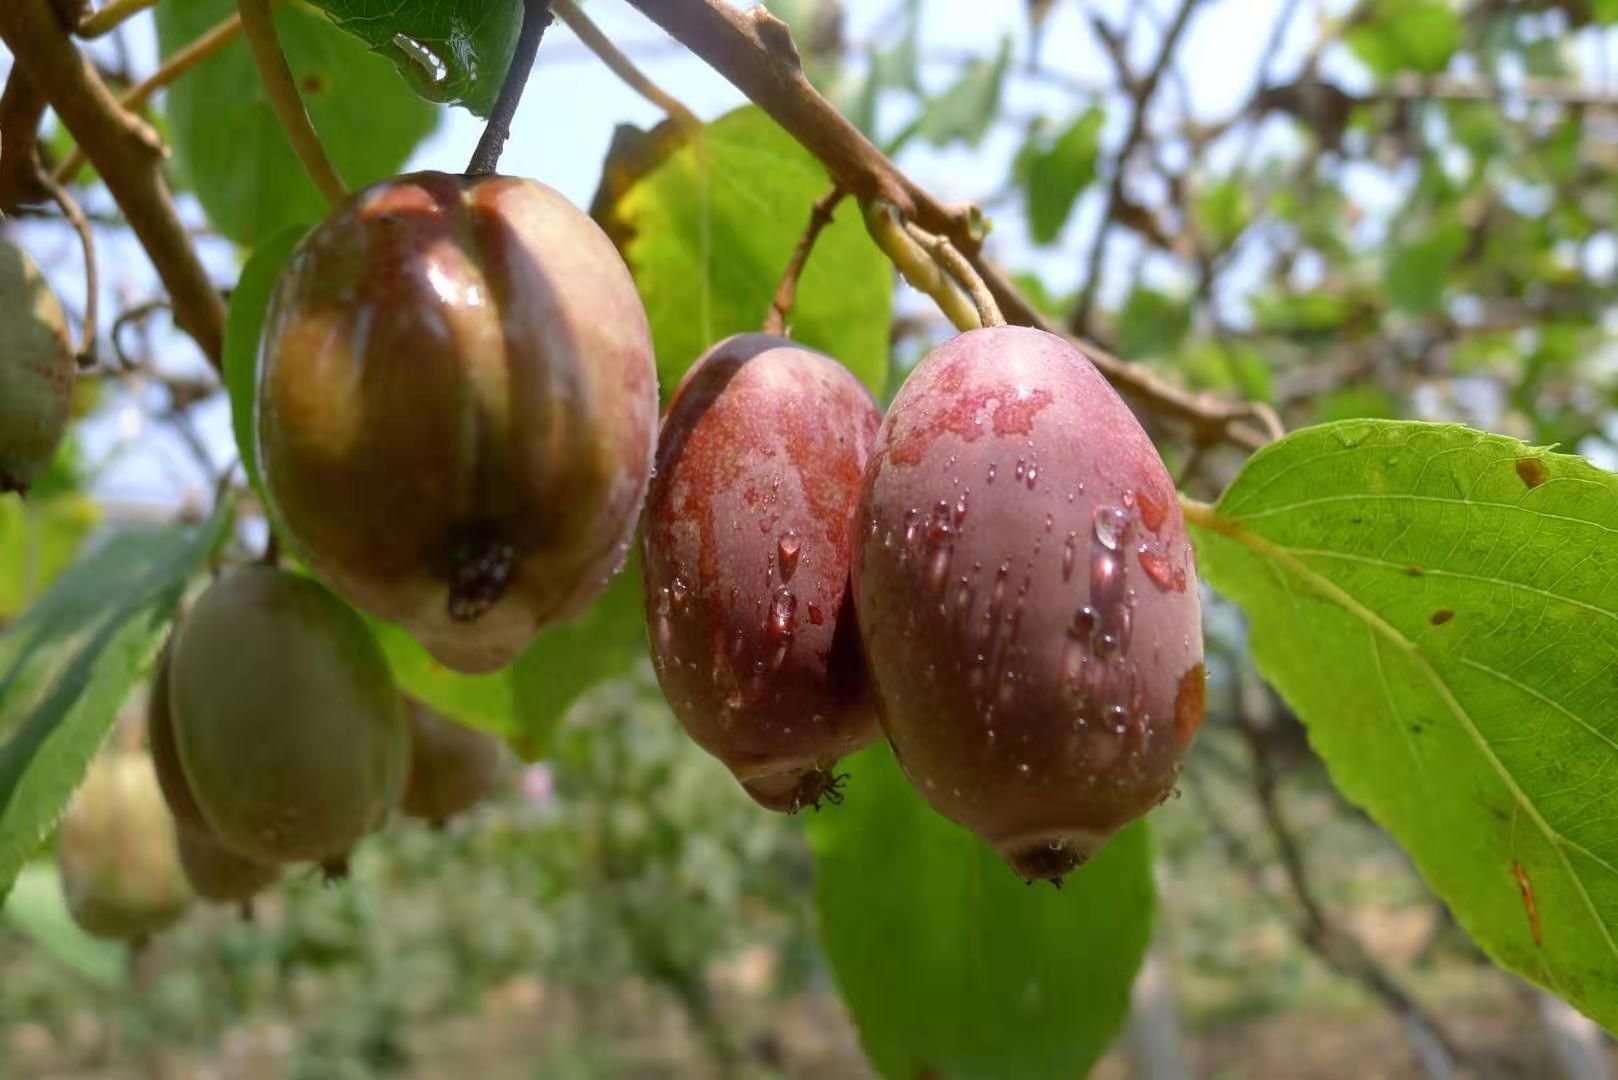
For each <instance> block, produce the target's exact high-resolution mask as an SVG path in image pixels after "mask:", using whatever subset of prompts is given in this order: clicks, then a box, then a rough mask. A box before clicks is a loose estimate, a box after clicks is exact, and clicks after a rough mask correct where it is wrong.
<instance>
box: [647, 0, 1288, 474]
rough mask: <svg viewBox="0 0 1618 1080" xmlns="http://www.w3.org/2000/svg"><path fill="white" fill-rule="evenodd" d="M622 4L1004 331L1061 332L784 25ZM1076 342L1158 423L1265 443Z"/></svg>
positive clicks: (761, 18)
mask: <svg viewBox="0 0 1618 1080" xmlns="http://www.w3.org/2000/svg"><path fill="white" fill-rule="evenodd" d="M629 3H630V4H632V5H633V6H634V7H636V8H637V9H639V10H640V11H641V12H642V13H643V14H645V15H646V16H647V17H648V18H649V19H651V20H652V21H653V22H655V23H657V25H659V26H661V27H662V28H663V29H664V30H665V31H666V32H667V33H668V34H669V35H670V36H671V37H673V38H675V39H676V40H678V41H679V42H680V43H681V44H683V45H685V46H686V48H688V49H690V50H691V51H692V52H693V53H695V54H696V55H697V56H700V57H701V58H702V59H703V60H705V61H707V62H708V64H709V65H710V66H712V67H713V68H714V69H715V70H716V71H718V72H719V73H720V74H721V75H724V76H725V77H726V78H727V79H729V80H730V82H731V83H733V84H734V85H735V86H736V87H737V88H738V89H740V90H741V91H742V92H743V93H744V94H746V95H747V96H748V98H750V99H751V100H752V101H753V102H754V103H755V104H757V105H759V106H760V107H761V108H763V109H764V111H765V112H767V113H769V114H770V116H771V117H773V118H774V119H775V121H776V123H778V124H780V125H781V126H782V127H783V128H784V129H785V130H786V131H787V132H788V133H789V134H791V135H792V136H793V137H794V138H795V139H797V140H798V142H800V143H801V144H803V146H804V147H805V148H806V149H807V150H809V152H810V153H812V154H814V155H815V156H816V157H817V158H819V159H820V161H821V163H822V164H824V165H825V166H826V169H827V170H828V171H829V172H830V173H831V175H832V177H833V178H834V179H835V180H836V181H837V183H838V184H839V185H841V186H842V187H843V188H844V189H846V190H847V191H848V192H849V194H851V195H853V196H854V197H855V198H857V199H859V200H860V201H861V202H862V203H865V202H871V201H884V200H885V201H887V202H889V203H892V204H893V205H894V206H897V207H898V208H899V210H900V212H901V213H902V214H903V215H904V216H905V217H906V218H907V219H908V220H910V221H913V222H915V223H916V224H917V225H919V226H921V227H922V228H923V229H925V230H927V231H928V232H930V233H933V234H935V235H939V236H943V237H945V238H947V239H948V240H949V241H950V243H951V244H952V245H954V247H955V249H956V250H957V251H959V252H960V253H961V254H962V255H963V256H965V257H966V258H967V259H968V260H970V262H971V263H972V266H973V268H974V269H975V270H977V272H978V274H979V275H981V276H982V278H983V280H984V283H985V284H986V285H987V286H988V288H989V291H990V292H991V293H992V294H993V295H994V299H995V301H996V302H997V303H998V304H999V306H1000V309H1001V311H1002V312H1003V313H1004V314H1005V317H1006V320H1007V321H1008V322H1011V323H1015V324H1018V325H1021V326H1037V327H1039V328H1041V329H1043V330H1047V331H1050V332H1051V333H1058V334H1059V333H1062V332H1063V331H1062V330H1061V328H1060V327H1059V326H1057V325H1056V324H1055V323H1053V322H1052V321H1051V320H1050V319H1048V318H1046V317H1045V316H1044V315H1043V314H1042V313H1041V312H1039V311H1038V310H1036V309H1035V308H1034V306H1033V305H1032V304H1031V303H1029V301H1028V299H1027V298H1026V297H1024V296H1023V295H1022V294H1021V293H1020V292H1019V291H1018V290H1017V289H1016V287H1015V286H1013V285H1012V284H1011V282H1010V280H1009V279H1007V278H1006V276H1005V275H1004V274H1002V273H1001V272H1000V271H999V269H998V268H996V267H995V266H993V265H992V264H991V263H989V262H988V261H987V260H986V259H985V258H984V257H983V252H982V246H983V223H982V220H981V218H980V216H979V214H978V213H977V210H976V208H975V207H972V206H969V205H951V204H947V203H943V202H940V201H939V200H938V199H936V198H934V197H933V196H932V195H931V194H930V193H929V192H927V191H926V189H924V188H922V187H921V186H920V185H919V184H917V183H916V182H915V181H914V180H912V179H910V177H908V176H906V175H905V174H904V173H903V172H902V171H900V169H899V167H898V166H897V165H895V164H894V163H893V162H892V161H891V160H889V159H888V157H887V156H886V155H885V154H883V153H882V151H880V150H879V149H877V147H876V146H875V145H874V144H873V143H872V142H871V141H870V140H869V139H867V138H866V137H865V136H864V135H863V134H862V133H861V132H860V130H859V129H858V128H856V127H855V126H854V125H853V124H851V123H849V121H848V120H847V119H846V118H845V117H843V115H842V114H841V113H839V112H838V111H837V110H836V109H835V108H834V107H833V106H832V105H831V103H830V102H828V101H827V100H826V99H825V98H823V97H822V96H821V95H820V94H819V92H818V91H816V90H815V88H814V86H813V85H812V84H811V83H810V82H809V80H808V78H807V77H806V76H805V75H804V73H803V69H802V66H801V65H800V63H799V61H798V51H797V48H796V46H794V45H793V43H792V35H791V33H790V32H789V31H788V30H787V28H786V24H785V23H783V22H781V20H779V19H777V18H776V17H775V16H773V15H771V14H769V12H767V11H765V10H764V9H763V8H753V9H750V10H748V11H739V10H737V9H735V8H732V7H730V6H729V5H728V4H726V3H724V2H723V0H629ZM1075 343H1076V344H1077V345H1078V346H1079V347H1080V348H1081V349H1083V350H1084V352H1085V354H1086V355H1087V356H1089V357H1090V359H1091V360H1092V361H1093V362H1094V363H1095V365H1096V367H1097V368H1099V369H1100V370H1101V373H1102V374H1103V375H1105V376H1106V377H1107V379H1108V380H1109V381H1111V382H1112V384H1113V385H1114V386H1116V387H1118V389H1119V390H1121V391H1123V392H1124V393H1126V394H1128V395H1129V396H1131V397H1133V398H1135V399H1136V400H1137V401H1139V402H1141V403H1142V404H1144V405H1145V406H1146V407H1147V408H1149V409H1150V410H1151V411H1153V412H1155V413H1157V414H1159V415H1161V416H1164V417H1166V418H1172V419H1174V420H1177V421H1180V422H1182V423H1185V424H1188V425H1190V426H1191V428H1192V429H1193V431H1194V433H1195V434H1196V437H1197V438H1198V439H1199V440H1200V441H1208V442H1217V441H1221V440H1224V441H1228V442H1231V443H1233V444H1235V445H1237V446H1240V447H1243V448H1245V449H1249V450H1252V449H1257V448H1258V447H1260V446H1262V445H1264V443H1265V442H1266V441H1267V439H1266V437H1265V435H1264V434H1263V433H1262V432H1260V431H1259V430H1257V429H1255V428H1254V427H1253V426H1251V424H1249V423H1247V422H1245V421H1249V420H1250V419H1251V417H1252V416H1253V412H1252V409H1251V408H1250V407H1249V406H1248V405H1246V404H1245V403H1230V402H1222V401H1216V400H1212V399H1210V398H1208V397H1205V396H1202V395H1196V394H1190V393H1187V392H1186V391H1184V390H1181V389H1179V388H1178V387H1174V386H1171V385H1169V384H1167V383H1165V382H1163V381H1162V380H1160V379H1158V378H1157V377H1156V376H1154V375H1152V374H1151V373H1150V372H1148V371H1145V370H1143V369H1141V368H1137V367H1135V366H1134V365H1132V364H1129V363H1126V362H1124V361H1122V360H1119V359H1118V358H1117V357H1114V356H1111V355H1109V354H1108V353H1106V352H1104V351H1102V350H1101V349H1098V348H1096V347H1095V346H1094V345H1091V344H1089V343H1088V342H1083V341H1075Z"/></svg>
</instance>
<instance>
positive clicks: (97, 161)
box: [0, 0, 225, 365]
mask: <svg viewBox="0 0 1618 1080" xmlns="http://www.w3.org/2000/svg"><path fill="white" fill-rule="evenodd" d="M0 40H4V41H5V43H6V46H7V47H8V48H9V49H10V50H11V54H12V56H13V57H14V58H15V62H16V65H17V67H18V68H21V69H25V70H26V71H27V72H28V77H29V78H30V79H32V80H33V81H34V82H35V83H36V84H37V85H38V86H39V89H40V91H41V93H43V94H44V96H45V98H46V99H47V100H48V101H49V102H50V104H51V106H52V107H53V108H54V109H55V110H56V114H57V115H58V116H59V117H61V119H62V122H63V123H64V124H65V125H66V126H67V129H68V131H69V132H71V133H72V135H73V138H74V139H75V140H76V141H77V142H78V144H79V145H80V146H82V147H84V150H85V153H86V154H87V155H89V158H90V162H91V164H93V165H94V166H95V167H96V171H97V172H99V173H100V174H101V177H102V179H103V180H104V181H105V182H106V185H107V190H108V191H110V192H111V193H112V197H113V199H114V200H115V201H116V202H117V203H118V208H119V210H121V211H122V212H123V215H124V217H125V219H126V220H128V222H129V225H130V227H131V228H132V229H134V231H135V235H136V236H137V237H139V239H140V242H141V246H142V247H144V248H145V249H146V254H147V257H148V258H150V259H151V260H152V264H153V265H154V266H155V267H156V269H157V274H158V277H159V278H161V279H162V282H163V286H164V288H166V289H167V290H168V293H169V296H170V297H171V298H172V300H173V303H174V321H175V322H176V324H178V325H179V327H180V328H181V329H182V330H184V331H185V332H186V333H188V334H190V335H191V337H192V338H194V339H195V340H196V342H197V344H198V345H199V346H200V347H201V349H202V351H203V353H204V354H206V355H207V356H208V358H209V359H210V360H211V361H213V363H214V364H215V365H218V364H219V362H220V354H221V349H222V343H223V339H224V325H225V305H224V301H223V300H222V299H221V297H220V295H219V290H218V289H216V288H215V287H214V284H213V282H212V281H210V280H209V278H208V273H207V271H206V270H205V269H204V268H203V265H202V262H201V260H200V259H198V257H197V253H196V251H195V250H194V249H193V248H192V246H191V238H190V236H188V235H187V233H186V230H185V226H184V225H183V224H182V223H181V222H180V218H179V216H178V214H176V212H175V209H174V201H173V199H172V198H171V197H170V195H169V190H168V187H167V185H166V184H165V183H164V181H163V172H162V166H163V145H162V143H161V141H160V140H159V139H158V137H157V135H156V133H154V132H153V131H152V130H151V128H149V127H147V126H146V124H144V123H143V122H142V121H141V120H140V119H139V118H138V117H135V116H131V115H130V114H129V113H127V112H125V111H124V110H123V109H122V108H120V107H119V105H118V101H117V99H116V98H114V97H113V95H112V92H111V91H110V90H108V89H107V87H106V84H104V83H103V82H102V81H101V79H100V77H99V76H97V75H96V73H95V70H94V69H93V68H92V67H91V66H90V65H89V63H88V62H86V60H85V58H84V56H83V55H82V54H81V53H80V52H79V50H78V49H77V48H75V47H74V45H73V43H72V42H71V41H70V40H69V39H68V36H67V31H66V30H64V29H63V27H62V24H61V22H60V21H59V20H58V18H57V16H56V13H55V12H54V11H53V10H52V7H51V5H50V3H49V0H4V2H3V3H0Z"/></svg>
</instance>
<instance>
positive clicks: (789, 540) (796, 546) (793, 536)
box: [775, 530, 803, 581]
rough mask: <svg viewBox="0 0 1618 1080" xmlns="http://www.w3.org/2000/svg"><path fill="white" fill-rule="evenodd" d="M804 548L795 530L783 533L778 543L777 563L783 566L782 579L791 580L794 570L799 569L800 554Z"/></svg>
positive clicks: (776, 549)
mask: <svg viewBox="0 0 1618 1080" xmlns="http://www.w3.org/2000/svg"><path fill="white" fill-rule="evenodd" d="M802 550H803V544H802V542H801V541H800V540H799V539H798V534H797V533H796V532H795V531H791V530H789V531H787V532H786V533H784V534H782V536H781V539H780V541H779V542H778V543H777V544H776V548H775V551H776V563H777V565H778V566H779V567H780V568H781V580H782V581H791V580H792V575H793V572H794V571H796V570H797V569H798V556H799V554H800V553H801V552H802Z"/></svg>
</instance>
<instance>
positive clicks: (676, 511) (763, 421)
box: [642, 334, 881, 812]
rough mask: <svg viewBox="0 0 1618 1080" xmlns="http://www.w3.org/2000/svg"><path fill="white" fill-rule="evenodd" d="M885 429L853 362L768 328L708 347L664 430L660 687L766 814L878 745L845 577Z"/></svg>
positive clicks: (654, 637) (815, 795)
mask: <svg viewBox="0 0 1618 1080" xmlns="http://www.w3.org/2000/svg"><path fill="white" fill-rule="evenodd" d="M880 422H881V414H880V413H879V412H878V411H877V408H876V405H875V403H874V402H873V401H872V400H871V395H870V394H869V393H868V392H867V391H866V390H865V388H864V387H863V386H861V385H860V383H859V381H858V380H857V379H855V378H854V376H853V375H852V374H850V373H849V371H848V369H847V368H845V367H843V366H842V365H841V364H839V363H838V362H837V361H835V360H833V359H832V358H830V357H828V356H824V355H822V354H820V353H817V352H814V351H812V350H810V349H806V348H804V347H803V346H801V345H798V344H795V343H794V342H792V341H789V340H787V339H785V338H780V337H773V336H770V335H765V334H743V335H739V336H737V337H732V338H729V339H727V340H725V341H722V342H720V343H719V344H718V345H715V346H714V347H713V348H712V349H711V350H709V351H708V353H707V354H706V355H704V356H703V357H702V359H700V360H699V361H698V362H697V363H696V364H695V365H694V366H693V367H692V368H691V370H690V371H689V372H687V373H686V377H685V379H684V380H683V381H682V382H681V384H680V387H679V389H678V391H677V392H676V393H675V395H674V398H673V400H672V401H671V402H670V403H669V407H668V412H667V415H666V416H665V418H664V421H663V428H662V435H661V438H660V440H659V444H658V454H657V472H656V475H655V476H654V478H653V480H652V488H651V492H650V494H649V496H648V498H647V502H646V514H645V518H644V524H643V533H642V536H643V541H642V542H643V554H644V556H645V558H644V562H643V566H644V571H643V584H644V589H645V601H646V622H647V627H648V631H649V634H650V638H651V648H652V658H653V662H654V665H655V667H656V669H657V675H658V680H659V682H660V683H661V685H662V688H663V693H664V696H665V697H667V698H668V701H669V704H670V706H671V707H672V708H673V710H674V713H675V715H676V716H677V717H679V719H680V721H681V723H682V724H684V726H685V728H686V730H687V731H688V732H689V733H690V734H691V736H692V738H694V739H696V741H697V742H698V743H700V744H701V745H702V746H703V748H704V749H706V750H707V751H708V752H709V753H711V754H713V755H714V756H715V757H718V758H719V759H720V760H721V761H723V762H724V763H725V764H726V765H728V766H729V767H730V769H731V771H732V772H733V773H734V774H735V775H736V778H737V779H738V780H739V781H741V783H742V786H743V787H744V788H746V789H747V792H748V794H750V795H752V796H753V798H754V799H755V800H757V801H758V802H759V803H760V804H762V805H764V806H766V807H769V808H770V809H773V810H782V811H788V812H791V811H796V810H798V809H800V808H802V807H804V806H808V805H813V804H815V803H816V802H817V801H818V800H819V799H820V798H821V796H822V795H823V794H825V793H826V792H827V791H828V789H829V788H830V786H831V785H832V784H833V775H832V772H831V767H832V766H833V765H834V764H835V763H836V762H837V761H838V760H839V759H840V758H842V757H844V756H846V755H848V754H850V753H852V752H854V751H855V750H858V749H859V748H860V747H862V746H864V745H865V744H866V743H868V742H870V741H871V740H872V739H873V738H874V737H875V736H876V734H877V728H876V715H875V711H874V709H873V708H872V706H871V702H870V694H869V688H868V684H867V680H866V677H865V670H864V664H863V660H862V657H861V655H860V649H859V634H858V630H857V628H856V626H855V623H854V605H853V602H852V598H851V596H850V593H849V579H848V575H849V563H850V557H851V547H852V543H853V528H854V512H855V509H856V502H857V499H858V496H859V489H860V482H861V477H862V476H863V473H864V468H865V463H866V459H867V457H868V456H869V453H870V447H871V443H872V440H873V439H874V438H875V436H876V430H877V425H878V424H879V423H880Z"/></svg>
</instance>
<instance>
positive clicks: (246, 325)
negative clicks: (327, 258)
mask: <svg viewBox="0 0 1618 1080" xmlns="http://www.w3.org/2000/svg"><path fill="white" fill-rule="evenodd" d="M307 231H308V227H307V226H305V225H288V226H287V227H286V228H285V229H282V230H281V231H280V232H278V233H275V234H274V235H272V236H270V237H268V238H266V239H265V240H264V242H263V243H261V244H260V245H259V246H258V247H257V248H256V249H255V250H254V251H253V254H252V257H250V258H249V259H248V260H247V265H246V266H244V267H242V272H241V276H240V277H238V278H237V279H236V287H235V288H234V289H232V290H231V293H230V308H229V310H228V311H227V312H226V314H225V361H224V367H225V388H226V389H227V390H228V391H229V392H230V426H231V430H232V431H234V432H235V434H236V452H237V453H238V454H239V455H240V456H241V459H242V466H243V467H244V468H246V470H247V478H248V479H249V480H251V481H252V482H253V490H254V491H257V492H258V493H259V497H260V498H263V497H264V481H263V479H262V478H261V477H260V476H259V472H258V439H257V438H256V437H255V435H254V432H253V402H254V400H255V399H256V397H257V395H258V340H259V335H260V334H261V333H262V331H263V329H264V316H265V314H267V313H268V311H269V308H270V297H271V296H272V295H273V294H274V293H275V285H276V282H277V281H279V280H280V279H281V270H282V268H283V267H285V266H286V264H287V260H288V259H289V258H291V256H292V249H293V248H294V247H296V246H297V245H298V241H299V240H301V239H302V238H303V234H304V233H305V232H307Z"/></svg>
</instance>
